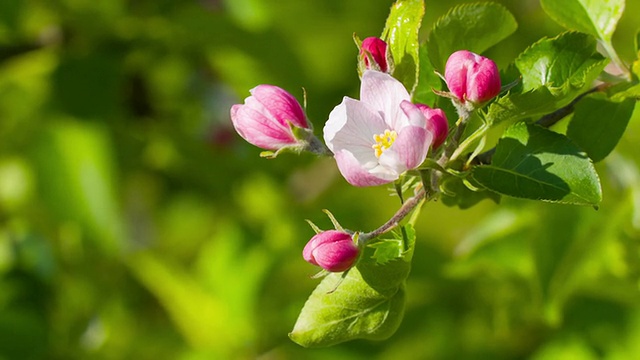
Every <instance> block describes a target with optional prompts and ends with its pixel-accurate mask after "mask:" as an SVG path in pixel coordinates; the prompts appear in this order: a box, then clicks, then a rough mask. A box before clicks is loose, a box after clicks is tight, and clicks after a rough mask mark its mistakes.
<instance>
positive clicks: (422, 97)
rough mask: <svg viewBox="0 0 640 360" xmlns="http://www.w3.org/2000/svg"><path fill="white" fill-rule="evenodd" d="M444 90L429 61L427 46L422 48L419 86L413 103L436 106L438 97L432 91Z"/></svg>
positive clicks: (424, 45)
mask: <svg viewBox="0 0 640 360" xmlns="http://www.w3.org/2000/svg"><path fill="white" fill-rule="evenodd" d="M432 89H435V90H441V89H442V80H441V79H440V77H439V76H438V75H437V74H436V73H435V72H434V68H433V65H431V61H430V60H429V54H428V49H427V45H426V44H422V45H421V46H420V71H419V72H418V86H417V87H416V89H415V92H414V93H413V101H414V102H416V103H422V104H427V105H429V106H435V103H436V100H437V96H436V94H435V93H434V92H433V91H432Z"/></svg>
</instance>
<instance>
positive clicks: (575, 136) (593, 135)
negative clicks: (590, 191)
mask: <svg viewBox="0 0 640 360" xmlns="http://www.w3.org/2000/svg"><path fill="white" fill-rule="evenodd" d="M635 104H636V101H635V100H634V99H626V100H624V101H622V102H613V101H610V100H607V99H606V98H605V97H604V95H601V94H598V95H597V96H589V97H586V98H584V99H582V100H581V101H580V102H578V104H577V105H576V109H575V112H574V114H573V119H571V122H570V123H569V128H568V129H567V136H568V137H569V139H571V140H572V141H573V142H574V143H575V144H577V145H578V146H580V147H581V148H582V149H583V150H584V151H586V152H587V154H589V157H590V158H591V159H592V160H593V161H594V162H598V161H600V160H602V159H604V158H605V157H606V156H607V155H609V153H610V152H611V151H612V150H613V148H615V146H616V144H618V141H619V140H620V138H621V137H622V134H623V133H624V130H625V129H626V128H627V124H628V123H629V119H631V115H632V114H633V109H634V107H635Z"/></svg>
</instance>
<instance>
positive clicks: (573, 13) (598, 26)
mask: <svg viewBox="0 0 640 360" xmlns="http://www.w3.org/2000/svg"><path fill="white" fill-rule="evenodd" d="M540 5H542V9H544V11H545V12H546V13H547V14H548V15H549V17H550V18H552V19H553V20H554V21H556V22H557V23H558V24H560V25H562V26H564V27H566V28H567V29H572V30H578V31H580V32H583V33H587V34H591V35H594V36H596V37H598V38H600V39H602V40H604V41H606V42H610V41H611V36H612V35H613V32H614V31H615V30H616V25H617V24H618V20H620V17H621V16H622V13H623V12H624V5H625V4H624V0H606V1H602V0H599V1H595V0H540Z"/></svg>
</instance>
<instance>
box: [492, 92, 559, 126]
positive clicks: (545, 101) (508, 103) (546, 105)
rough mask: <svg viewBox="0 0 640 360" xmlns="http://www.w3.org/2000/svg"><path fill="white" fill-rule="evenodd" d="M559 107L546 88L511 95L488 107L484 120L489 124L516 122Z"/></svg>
mask: <svg viewBox="0 0 640 360" xmlns="http://www.w3.org/2000/svg"><path fill="white" fill-rule="evenodd" d="M560 107H561V106H560V105H559V104H558V103H557V101H556V98H555V97H554V96H553V95H552V94H551V92H550V91H549V89H547V88H546V87H540V88H538V89H535V90H531V91H527V92H524V93H511V94H507V95H505V96H503V97H500V98H498V99H497V100H496V101H494V102H493V103H491V105H489V109H488V110H487V113H486V115H485V119H486V120H487V121H488V122H490V123H491V124H494V125H495V124H498V123H501V122H503V121H510V122H516V121H519V120H523V119H526V118H529V117H533V116H539V115H544V114H548V113H550V112H553V111H554V110H557V109H559V108H560Z"/></svg>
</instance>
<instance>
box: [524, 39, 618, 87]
mask: <svg viewBox="0 0 640 360" xmlns="http://www.w3.org/2000/svg"><path fill="white" fill-rule="evenodd" d="M606 63H607V60H606V59H605V58H604V57H602V55H600V54H598V52H597V51H596V40H595V39H594V38H593V37H591V36H589V35H587V34H582V33H577V32H566V33H563V34H561V35H559V36H557V37H555V38H552V39H542V40H540V41H538V42H537V43H535V44H533V45H531V46H530V47H529V48H528V49H527V50H525V51H524V52H523V53H522V54H520V56H518V58H517V59H516V66H517V67H518V69H519V70H520V73H521V74H522V84H523V89H524V90H525V91H527V90H533V89H537V88H539V87H542V86H544V87H546V88H547V89H549V91H550V92H551V93H552V94H553V95H554V96H555V97H561V96H563V95H565V94H571V93H572V91H573V92H575V91H579V90H581V89H583V88H584V87H585V86H589V85H590V84H591V82H592V81H593V80H594V79H595V78H596V77H597V76H598V74H599V73H600V72H601V71H602V69H603V68H604V66H605V65H606Z"/></svg>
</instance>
